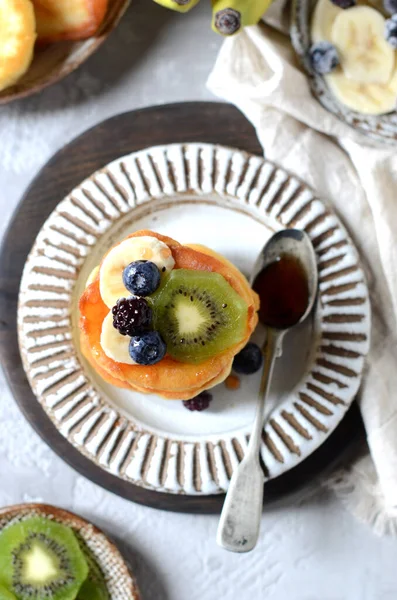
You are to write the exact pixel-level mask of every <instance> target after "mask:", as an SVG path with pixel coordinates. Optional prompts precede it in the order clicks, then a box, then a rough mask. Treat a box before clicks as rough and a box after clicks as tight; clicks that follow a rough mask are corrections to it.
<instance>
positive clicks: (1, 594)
mask: <svg viewBox="0 0 397 600" xmlns="http://www.w3.org/2000/svg"><path fill="white" fill-rule="evenodd" d="M0 600H17V599H16V598H15V596H14V594H12V593H11V592H9V591H8V590H6V589H5V588H4V587H3V586H2V585H0Z"/></svg>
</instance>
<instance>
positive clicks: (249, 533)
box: [217, 229, 318, 552]
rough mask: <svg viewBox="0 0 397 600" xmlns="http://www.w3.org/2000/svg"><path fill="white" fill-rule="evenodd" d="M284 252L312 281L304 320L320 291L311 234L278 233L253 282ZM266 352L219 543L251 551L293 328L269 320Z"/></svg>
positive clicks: (257, 266)
mask: <svg viewBox="0 0 397 600" xmlns="http://www.w3.org/2000/svg"><path fill="white" fill-rule="evenodd" d="M281 255H290V256H291V255H292V256H293V257H295V258H296V259H298V261H299V262H300V263H301V266H302V267H303V269H304V271H305V274H306V278H307V283H308V303H307V308H306V311H305V313H304V314H303V315H302V316H301V318H300V319H299V320H298V321H297V323H295V324H296V325H297V324H298V323H301V322H302V321H303V320H304V319H305V318H306V317H307V316H308V314H309V313H310V311H311V310H312V308H313V304H314V300H315V298H316V293H317V284H318V274H317V264H316V255H315V252H314V249H313V246H312V243H311V241H310V239H309V237H308V236H307V234H306V233H305V232H303V231H300V230H298V229H285V230H283V231H279V232H278V233H276V234H275V235H274V236H273V237H272V238H271V239H270V240H269V242H268V243H267V244H266V245H265V247H264V248H263V250H262V251H261V253H260V255H259V257H258V259H257V262H256V264H255V266H254V271H253V273H252V276H251V284H252V283H253V281H254V280H255V278H256V276H257V275H258V273H260V272H261V271H262V269H264V268H265V267H266V266H267V265H268V264H270V263H273V262H275V261H276V260H277V259H278V258H279V257H280V256H281ZM263 325H265V326H266V328H267V335H266V342H265V345H264V348H263V353H264V356H265V360H264V365H263V372H262V380H261V384H260V389H259V397H258V404H257V410H256V417H255V421H254V426H253V430H252V434H251V437H250V440H249V444H248V449H247V452H246V454H245V456H244V458H243V460H242V461H241V463H240V464H239V466H238V467H237V469H236V470H235V471H234V473H233V476H232V479H231V481H230V485H229V489H228V492H227V495H226V499H225V502H224V505H223V509H222V514H221V518H220V522H219V526H218V533H217V543H218V545H219V546H221V547H223V548H225V549H226V550H230V551H232V552H249V551H250V550H252V549H253V548H254V547H255V545H256V542H257V540H258V535H259V528H260V520H261V515H262V505H263V487H264V482H265V476H264V473H263V469H262V467H261V464H260V460H259V448H260V443H261V438H262V432H263V422H264V418H265V401H266V397H267V395H268V392H269V388H270V382H271V378H272V374H273V367H274V363H275V360H276V358H277V357H278V356H281V353H282V342H283V338H284V335H285V334H286V333H287V331H289V329H274V328H272V327H269V326H268V325H267V323H263Z"/></svg>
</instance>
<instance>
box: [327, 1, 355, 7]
mask: <svg viewBox="0 0 397 600" xmlns="http://www.w3.org/2000/svg"><path fill="white" fill-rule="evenodd" d="M331 2H332V4H335V6H338V7H339V8H343V9H344V8H351V7H352V6H355V5H356V0H331Z"/></svg>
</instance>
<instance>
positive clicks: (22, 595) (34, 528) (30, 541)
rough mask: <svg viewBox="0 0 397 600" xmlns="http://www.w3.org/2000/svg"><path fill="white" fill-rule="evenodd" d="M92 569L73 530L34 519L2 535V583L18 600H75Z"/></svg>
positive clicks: (0, 553) (12, 525) (11, 527)
mask: <svg viewBox="0 0 397 600" xmlns="http://www.w3.org/2000/svg"><path fill="white" fill-rule="evenodd" d="M87 575H88V566H87V562H86V560H85V558H84V554H83V552H82V551H81V549H80V546H79V544H78V542H77V539H76V537H75V535H74V533H73V531H72V530H71V529H70V528H69V527H66V526H65V525H61V524H60V523H56V522H54V521H52V520H51V519H46V518H43V517H30V518H27V519H24V520H22V521H18V522H14V523H12V524H10V525H8V526H6V527H5V528H4V529H3V530H2V531H1V532H0V584H2V585H3V586H4V587H5V588H6V589H8V590H10V591H11V592H12V593H13V594H14V595H15V596H16V597H17V598H18V600H32V599H33V600H74V599H75V598H76V596H77V594H78V591H79V589H80V588H81V586H82V584H83V582H84V581H85V579H86V577H87Z"/></svg>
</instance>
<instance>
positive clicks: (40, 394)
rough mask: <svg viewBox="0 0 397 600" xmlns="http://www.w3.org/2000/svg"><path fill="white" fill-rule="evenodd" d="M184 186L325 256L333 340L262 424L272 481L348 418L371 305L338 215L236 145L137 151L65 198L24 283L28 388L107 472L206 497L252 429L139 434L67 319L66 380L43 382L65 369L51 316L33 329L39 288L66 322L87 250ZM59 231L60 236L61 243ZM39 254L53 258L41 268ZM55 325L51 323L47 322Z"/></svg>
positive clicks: (325, 301)
mask: <svg viewBox="0 0 397 600" xmlns="http://www.w3.org/2000/svg"><path fill="white" fill-rule="evenodd" d="M187 192H188V193H189V195H190V196H192V195H193V196H196V197H197V199H198V200H200V199H203V198H205V197H206V196H207V197H208V196H209V195H211V194H212V195H214V196H216V197H218V198H219V201H220V202H221V203H224V202H226V203H227V204H228V206H231V205H232V206H235V207H236V209H238V210H241V209H244V210H247V211H250V212H252V213H255V214H256V215H257V216H258V215H259V216H260V215H262V217H264V216H265V217H266V219H269V218H271V219H272V221H273V222H274V225H275V227H279V228H281V227H285V226H289V227H292V226H294V227H300V228H303V229H305V230H306V231H307V232H308V234H309V236H310V237H311V239H312V241H313V244H314V246H315V248H316V251H317V254H318V256H319V268H320V295H319V297H320V307H321V315H322V317H321V318H322V323H323V326H322V327H323V333H325V335H326V337H324V338H323V341H324V340H325V342H324V343H323V344H320V345H319V347H318V348H317V355H316V368H315V370H314V371H313V373H314V374H311V375H310V377H309V379H308V380H307V381H306V383H305V385H304V389H302V390H299V391H298V392H297V396H296V397H294V398H290V399H289V401H288V403H287V404H286V402H284V403H283V404H282V405H281V406H280V407H278V408H277V410H276V411H275V412H274V413H273V414H272V418H271V419H270V420H269V422H268V423H267V424H266V427H265V432H264V440H263V444H262V449H261V454H262V458H263V461H264V464H265V466H266V474H267V476H268V477H270V478H273V477H276V476H278V475H280V474H281V473H283V472H285V471H287V470H289V469H290V468H292V467H294V466H296V465H297V464H298V463H299V462H301V461H302V460H304V458H306V457H307V456H308V455H309V454H311V452H313V451H314V450H315V449H316V448H317V447H318V446H319V445H320V444H321V443H322V442H323V441H324V440H325V439H326V438H327V437H328V435H329V434H330V433H331V432H332V431H333V429H335V427H336V426H337V424H338V423H339V422H340V420H341V419H342V418H343V415H344V414H345V412H346V410H347V408H348V407H349V406H350V404H351V402H352V401H353V399H354V397H355V395H356V393H357V391H358V388H359V385H360V382H361V378H362V373H363V369H364V362H365V356H366V354H367V352H368V348H369V330H370V306H369V298H368V290H367V286H366V283H365V277H364V273H363V271H362V269H361V266H360V264H359V257H358V254H357V251H356V249H355V247H354V245H353V243H352V241H351V240H350V238H349V236H348V234H347V232H346V230H345V229H344V227H343V226H342V224H341V223H340V221H339V219H338V218H337V217H336V216H335V215H334V214H333V213H332V211H331V210H330V209H329V208H328V207H327V206H326V205H325V204H324V202H322V201H321V200H319V199H318V198H317V197H316V196H315V194H314V193H313V192H312V190H310V188H309V187H308V186H307V185H306V184H304V183H302V182H301V181H300V180H299V179H297V178H296V177H294V176H291V175H289V174H288V173H287V172H286V171H284V170H283V169H281V168H280V167H277V166H276V165H273V164H272V163H270V162H269V161H267V160H265V159H262V158H260V157H257V156H253V155H249V154H247V153H245V152H241V151H239V150H235V149H232V148H226V147H222V146H214V145H211V144H198V143H194V144H170V145H166V146H156V147H153V148H149V149H145V150H142V151H139V152H135V153H133V154H131V155H128V156H125V157H122V158H120V159H117V160H116V161H113V162H112V163H110V164H109V165H107V166H106V167H104V168H103V169H101V170H100V171H98V172H97V173H95V174H94V175H93V176H91V177H90V178H88V179H87V180H86V181H84V182H83V183H82V184H81V185H80V186H78V187H77V188H76V189H75V190H73V191H72V192H71V194H69V196H67V198H66V199H65V200H63V201H62V202H61V203H60V204H59V205H58V207H57V208H56V209H55V211H54V212H53V213H52V214H51V215H50V217H49V218H48V220H47V221H46V222H45V224H44V225H43V228H42V229H41V231H40V233H39V235H38V237H37V240H36V243H35V245H34V246H33V248H32V251H31V253H30V255H29V257H28V260H27V263H26V265H25V269H24V273H23V277H22V282H21V292H20V301H19V310H18V332H19V342H20V349H21V355H22V359H23V364H24V368H25V371H26V373H27V376H28V378H29V381H30V384H31V386H32V389H33V391H34V392H35V394H36V396H37V398H38V400H39V401H40V403H41V405H42V406H43V408H44V410H45V411H46V413H47V414H48V415H49V417H50V418H51V420H52V421H53V422H54V424H55V425H56V426H57V428H58V429H59V430H60V431H61V433H62V434H63V435H64V436H65V437H66V438H67V439H68V440H69V442H71V443H72V444H73V446H74V447H76V448H78V449H79V451H80V452H82V453H83V454H84V455H86V456H87V457H89V458H90V459H91V460H93V462H95V463H96V464H97V465H99V466H100V467H101V468H103V469H105V470H107V471H109V472H111V473H113V474H115V475H117V476H119V477H121V478H123V479H125V480H127V481H131V482H133V483H134V484H136V485H140V486H143V487H146V488H148V489H153V490H158V491H162V492H171V493H187V494H198V495H200V494H214V493H222V492H224V491H225V490H226V489H227V486H228V482H229V480H230V477H231V474H232V471H233V468H234V467H235V466H236V464H237V463H238V461H239V460H241V457H242V455H243V454H244V450H245V448H246V445H247V432H243V433H242V434H241V435H240V436H233V437H231V436H229V437H227V436H226V438H225V436H223V438H222V439H218V440H214V438H213V436H209V437H210V438H211V439H209V440H208V442H205V441H203V440H202V439H200V440H198V441H197V442H192V441H189V442H184V441H183V440H181V441H176V440H175V439H166V438H164V437H163V438H161V436H158V435H153V434H152V433H151V432H150V431H144V430H142V428H140V429H137V428H136V427H135V426H134V423H132V422H126V419H125V418H124V417H121V416H120V415H118V414H117V413H116V411H115V410H114V409H112V408H110V407H108V406H107V405H106V402H105V401H104V400H103V398H100V397H99V396H98V394H97V392H96V390H95V389H93V386H92V384H91V383H90V381H89V380H87V378H86V376H85V374H84V371H82V370H81V365H80V364H79V361H78V358H77V355H76V352H75V350H74V347H73V344H72V342H71V339H69V338H71V336H70V331H69V330H68V327H70V323H69V325H68V324H67V323H66V329H65V330H64V331H62V332H59V336H60V337H59V339H58V340H57V342H56V346H55V350H56V353H59V352H60V353H62V352H64V350H65V348H66V352H67V353H68V352H69V354H70V356H68V358H71V360H72V363H73V361H74V363H73V365H72V366H73V368H72V370H71V371H69V372H67V371H64V372H63V374H62V376H63V377H64V380H63V382H61V383H60V384H59V383H57V381H58V379H57V377H56V378H55V379H54V380H51V377H52V375H51V377H50V378H49V379H48V382H46V379H47V378H46V376H45V372H44V375H43V374H42V371H40V369H41V367H43V366H44V367H45V366H46V365H51V361H52V363H53V364H55V367H54V369H55V371H54V373H55V374H56V375H57V374H58V373H59V368H58V367H57V364H56V361H57V360H58V358H57V355H56V353H54V356H52V354H51V352H53V350H54V349H51V348H49V349H45V350H44V354H43V355H42V356H41V357H40V358H39V367H38V363H37V357H38V354H39V353H38V349H39V348H40V345H42V344H43V339H44V337H43V333H42V331H43V330H42V327H43V323H45V322H44V321H42V320H40V319H41V317H40V318H39V321H38V325H37V327H36V328H35V322H34V319H35V318H37V313H38V311H39V312H40V310H39V309H40V306H41V305H42V302H41V303H40V298H38V296H37V294H40V293H43V289H44V290H45V297H47V299H48V298H49V300H50V303H51V302H52V309H51V310H53V312H52V313H51V314H56V316H57V323H58V324H59V322H61V321H62V319H63V320H65V319H66V321H67V320H68V319H69V316H68V313H67V311H68V307H69V305H70V299H71V296H72V291H73V286H74V281H75V278H76V277H77V272H78V269H79V268H80V267H81V264H82V262H83V261H84V256H85V255H87V253H88V252H89V251H90V248H92V246H94V245H95V241H96V239H97V237H98V236H101V235H103V233H104V231H105V230H107V229H108V228H109V227H110V226H111V225H112V224H114V222H117V220H118V219H119V218H120V217H121V216H122V215H123V214H125V213H126V212H128V211H130V210H134V208H135V207H139V206H141V205H142V204H147V203H148V202H154V203H155V202H156V201H157V202H160V201H164V199H173V201H177V200H178V198H183V197H184V195H186V193H187ZM82 207H83V208H82ZM98 211H99V212H98ZM61 213H63V214H62V215H61ZM98 214H100V215H102V216H101V219H99V218H98ZM65 215H66V216H67V217H68V218H65ZM71 215H72V221H70V216H71ZM68 219H69V220H68ZM102 221H103V223H102ZM60 222H62V227H61V230H63V233H59V231H55V230H54V226H55V229H58V230H59V224H60ZM101 223H102V224H101ZM65 227H66V229H65ZM65 232H66V234H65ZM55 234H56V236H55V238H57V241H56V242H55V241H54V240H55V238H54V235H55ZM59 236H61V238H62V236H63V238H62V239H63V246H64V248H63V249H62V248H61V247H60V246H59V239H60V238H59ZM76 236H77V237H76ZM51 239H52V242H51ZM76 239H78V240H80V241H79V242H76ZM65 240H66V241H65ZM73 240H74V242H73ZM82 241H84V243H81V242H82ZM72 242H73V244H75V246H74V247H73V246H71V243H72ZM76 244H77V246H76ZM76 248H77V250H76ZM84 248H85V249H84ZM43 256H44V259H45V261H44V262H46V261H47V266H45V267H44V271H43V266H42V264H41V263H42V260H43ZM56 257H58V258H56ZM59 259H60V260H59ZM48 261H50V264H52V267H50V269H51V268H52V270H54V269H55V271H58V273H57V274H56V277H57V278H58V279H59V282H58V283H60V285H59V290H57V291H51V290H50V289H49V284H48V276H49V275H48ZM51 261H52V262H51ZM40 265H41V266H40ZM51 273H52V272H51ZM51 276H53V273H52V275H51ZM46 278H47V279H46ZM33 279H34V282H33ZM46 281H47V282H46ZM37 286H39V289H37ZM43 286H44V288H43ZM50 287H51V286H50ZM40 290H41V292H40ZM60 293H63V294H64V297H66V300H59V298H58V300H57V302H58V304H57V302H55V304H54V299H55V297H54V294H55V295H56V294H58V295H59V294H60ZM65 294H66V296H65ZM42 298H43V296H42ZM68 298H69V300H68ZM51 299H52V300H51ZM59 302H60V303H61V304H60V305H59ZM50 308H51V307H50ZM35 315H36V316H35ZM69 321H70V320H69ZM49 323H50V328H51V327H53V325H54V323H51V320H50V321H49ZM47 325H48V322H47ZM57 327H58V325H55V329H56V328H57ZM62 327H65V325H63V326H62ZM44 345H45V344H44ZM48 352H49V354H48ZM34 361H36V362H35V366H32V365H33V363H34ZM40 361H41V362H40ZM67 364H68V363H67ZM69 368H70V362H69ZM312 375H313V376H312ZM57 376H58V375H57ZM60 379H62V378H60ZM43 381H44V384H43V383H38V382H43ZM46 383H48V386H47V387H46ZM291 396H292V395H291ZM54 407H55V408H54ZM65 407H66V408H65ZM59 411H60V412H59ZM57 412H58V415H61V416H60V417H59V416H57Z"/></svg>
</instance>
